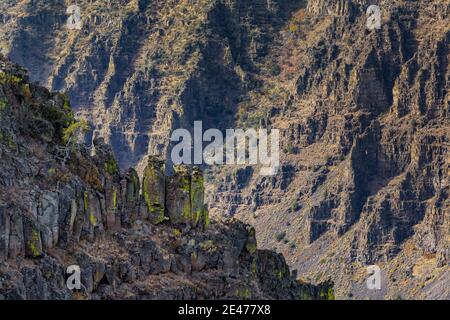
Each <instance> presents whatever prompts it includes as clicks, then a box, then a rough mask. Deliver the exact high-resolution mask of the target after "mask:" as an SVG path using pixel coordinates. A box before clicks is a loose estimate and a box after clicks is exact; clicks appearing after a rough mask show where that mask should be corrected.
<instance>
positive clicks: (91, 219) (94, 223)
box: [89, 212, 97, 227]
mask: <svg viewBox="0 0 450 320" xmlns="http://www.w3.org/2000/svg"><path fill="white" fill-rule="evenodd" d="M89 222H90V223H91V225H92V226H94V227H95V226H97V218H96V217H95V215H94V214H93V213H92V212H89Z"/></svg>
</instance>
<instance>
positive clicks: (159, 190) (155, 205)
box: [142, 156, 166, 224]
mask: <svg viewBox="0 0 450 320" xmlns="http://www.w3.org/2000/svg"><path fill="white" fill-rule="evenodd" d="M165 184H166V178H165V174H164V161H162V160H161V159H160V158H158V157H155V156H150V157H149V159H148V163H147V167H146V168H145V170H144V178H143V180H142V195H143V197H144V201H145V204H146V206H147V211H148V214H149V220H150V221H151V222H152V223H153V224H160V223H162V222H163V221H164V220H165V217H164V211H165V194H166V193H165V187H166V186H165Z"/></svg>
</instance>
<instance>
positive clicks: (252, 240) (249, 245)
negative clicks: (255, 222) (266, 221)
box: [245, 227, 258, 254]
mask: <svg viewBox="0 0 450 320" xmlns="http://www.w3.org/2000/svg"><path fill="white" fill-rule="evenodd" d="M257 248H258V245H257V242H256V231H255V228H253V227H250V228H249V230H248V235H247V242H246V244H245V249H247V251H248V252H249V253H250V254H254V253H255V252H256V250H257Z"/></svg>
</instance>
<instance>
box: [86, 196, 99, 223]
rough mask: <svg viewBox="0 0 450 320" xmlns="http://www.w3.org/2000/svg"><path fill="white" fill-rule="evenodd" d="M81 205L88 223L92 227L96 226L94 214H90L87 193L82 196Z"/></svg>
mask: <svg viewBox="0 0 450 320" xmlns="http://www.w3.org/2000/svg"><path fill="white" fill-rule="evenodd" d="M83 205H84V212H85V214H87V217H88V220H89V223H90V224H91V225H92V226H93V227H96V226H97V218H96V217H95V214H94V213H93V212H92V210H91V207H90V205H89V193H88V192H87V191H85V192H84V194H83Z"/></svg>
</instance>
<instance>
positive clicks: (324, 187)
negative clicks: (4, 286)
mask: <svg viewBox="0 0 450 320" xmlns="http://www.w3.org/2000/svg"><path fill="white" fill-rule="evenodd" d="M109 3H110V4H109V5H108V6H105V5H104V1H100V0H99V1H87V0H79V1H77V4H78V5H79V6H80V8H81V9H82V17H83V23H84V27H83V29H82V30H68V29H67V28H66V27H65V24H66V19H67V16H66V15H65V9H66V8H65V7H64V5H63V3H62V2H58V1H51V2H46V1H31V2H23V1H22V2H15V1H3V2H1V3H0V12H1V13H0V24H1V25H0V26H1V28H0V50H1V51H2V52H4V53H5V54H7V55H8V56H9V57H10V58H11V59H12V60H13V61H15V62H18V63H19V64H21V65H23V66H25V67H26V68H27V69H29V70H30V72H31V77H32V80H36V81H39V82H40V83H41V84H43V85H46V86H47V87H49V88H51V89H52V90H64V91H67V92H68V93H69V95H70V97H71V101H72V102H73V104H74V107H75V109H76V110H77V111H78V114H79V116H80V117H81V118H86V119H88V120H89V121H91V122H92V123H93V128H91V129H89V130H88V132H87V134H86V137H87V141H88V142H89V145H91V144H92V141H93V140H94V138H95V137H98V136H101V137H103V138H104V140H105V141H106V143H108V144H110V145H111V146H112V150H113V152H114V154H115V156H116V159H118V162H117V163H118V166H120V167H121V168H122V169H125V168H127V167H130V166H132V167H134V166H135V165H136V164H137V167H136V168H135V169H136V171H137V172H138V173H139V175H141V176H142V175H144V171H145V167H146V166H147V164H148V160H147V155H154V154H159V155H163V159H164V163H165V164H166V165H167V167H171V166H170V159H168V157H167V155H168V151H169V150H170V147H171V146H170V140H169V136H170V133H171V131H172V130H173V129H176V128H180V127H183V128H186V129H190V128H191V126H192V123H193V121H194V120H202V121H203V124H204V128H205V129H207V128H209V127H214V128H219V129H223V128H226V127H234V128H237V127H245V128H248V127H258V126H263V127H268V128H279V129H280V130H281V133H282V141H281V149H282V150H283V155H282V157H281V168H280V173H279V174H278V175H276V176H274V177H261V176H258V175H257V173H258V171H259V170H255V169H254V168H252V167H248V166H243V167H239V168H233V169H229V168H226V169H224V170H221V169H222V168H219V169H218V170H214V171H213V173H212V175H213V179H210V180H208V181H205V188H206V190H207V192H206V194H207V195H208V197H207V199H206V202H208V203H209V206H210V208H209V209H210V210H209V212H210V214H211V215H212V216H224V215H225V216H234V217H237V218H238V219H240V220H242V221H245V222H246V223H249V224H251V225H252V226H253V227H254V228H255V229H256V235H257V238H258V243H259V245H260V247H263V248H266V249H274V250H276V251H278V252H282V253H283V254H284V255H285V256H286V257H287V260H288V263H289V265H290V266H291V267H293V268H295V269H298V271H299V272H298V275H299V277H300V278H301V279H303V280H305V281H308V282H310V281H311V282H316V283H319V282H322V281H324V280H327V279H329V278H332V279H333V280H334V281H335V283H336V289H337V296H338V297H339V298H353V297H354V298H367V297H369V298H396V297H398V296H401V297H405V298H448V297H449V295H450V293H449V291H448V290H449V289H448V288H449V285H448V283H449V281H450V274H449V272H448V265H449V259H450V258H449V257H450V254H449V250H450V249H449V248H450V243H449V236H448V235H449V223H450V222H449V221H450V216H449V213H450V203H449V192H450V191H449V176H448V167H449V156H448V146H449V139H450V138H449V136H450V133H449V132H450V124H449V103H448V101H449V93H448V87H449V77H450V76H449V68H448V65H449V59H450V57H449V42H450V41H449V40H450V39H449V37H450V34H449V32H450V26H449V23H448V16H449V13H450V8H449V3H448V1H445V0H421V1H407V0H374V1H367V0H309V1H303V0H289V1H288V0H198V1H197V0H195V1H181V0H168V1H125V0H123V1H122V0H115V1H109ZM369 5H378V6H380V9H381V18H382V20H381V29H379V30H378V29H375V30H368V29H367V27H366V25H367V24H366V22H367V19H368V17H367V14H366V12H367V8H368V6H369ZM8 81H12V82H14V81H17V79H9V80H8ZM22 90H24V96H25V97H26V96H29V92H28V89H27V88H26V87H25V88H23V89H22ZM24 99H25V98H24ZM54 99H56V100H57V101H59V102H58V103H64V102H62V101H63V100H64V99H65V98H64V97H59V98H58V97H55V98H54ZM65 100H67V99H65ZM1 109H2V104H1V102H0V110H1ZM36 121H37V122H36V124H35V125H33V127H36V128H43V132H41V133H40V135H41V137H42V139H43V140H44V141H48V140H49V139H51V137H52V135H53V132H58V130H59V131H60V129H59V128H58V127H55V128H53V129H52V130H50V131H49V130H46V129H45V128H46V123H45V122H42V121H41V120H36ZM58 121H60V122H61V120H58ZM62 122H64V120H62ZM19 123H21V122H19ZM24 123H26V122H24ZM0 137H1V140H2V141H4V143H5V145H9V146H10V147H12V148H14V147H16V143H17V142H16V136H15V135H14V132H13V131H11V130H9V131H5V132H4V133H2V135H0ZM78 153H80V154H81V151H79V152H78ZM85 153H86V152H85ZM61 157H62V158H64V157H65V155H64V153H63V154H62V155H61ZM83 157H85V156H80V157H79V161H78V162H77V166H78V170H79V172H81V175H80V177H81V179H82V180H85V181H87V182H88V183H89V184H90V185H95V186H96V187H97V188H100V189H102V188H104V189H105V190H103V191H102V195H101V197H100V196H98V195H97V194H96V193H92V192H91V191H89V190H87V197H86V203H87V205H88V207H89V208H90V209H89V210H90V211H92V213H93V215H92V216H93V218H95V221H103V220H105V221H107V223H105V224H104V225H103V224H102V227H105V226H106V227H107V228H111V227H114V226H115V225H116V224H117V221H118V218H117V217H120V221H121V223H122V224H128V225H130V226H131V225H132V224H133V221H136V219H137V217H141V216H145V215H147V218H149V217H151V218H150V220H152V221H153V222H161V221H163V220H164V221H165V220H166V218H169V219H170V218H172V219H173V220H176V221H178V222H181V223H182V224H183V225H184V226H185V227H186V228H183V230H190V229H191V228H192V227H194V229H195V226H196V225H197V223H200V224H201V225H204V224H205V223H206V222H205V220H207V219H206V216H205V214H204V213H200V212H201V211H202V210H203V209H202V208H201V206H200V207H198V206H197V203H201V202H202V200H201V196H200V195H201V192H197V191H196V190H198V188H197V187H198V185H197V184H196V183H194V182H195V180H196V178H194V176H195V174H193V175H191V176H190V175H188V174H184V173H180V172H178V173H176V174H175V175H174V176H171V177H165V175H164V174H163V172H162V171H163V170H162V167H161V166H159V167H156V169H150V172H153V173H156V172H159V173H158V175H157V176H158V177H159V178H156V177H157V176H155V178H154V180H152V179H153V178H152V179H149V178H147V180H145V182H146V183H144V185H143V187H144V189H146V188H149V186H150V185H151V184H156V185H159V186H161V185H162V184H167V186H166V187H165V189H164V188H162V187H161V188H159V189H156V190H155V189H151V188H150V189H146V190H147V191H148V193H147V194H148V195H149V197H148V198H149V199H148V200H149V201H147V202H146V201H144V202H142V199H141V198H140V197H139V196H138V194H139V191H138V189H139V187H136V184H135V177H136V175H135V173H133V172H129V173H128V174H127V175H124V176H122V175H117V174H114V172H113V173H112V174H111V173H108V174H107V175H106V176H107V177H105V174H106V173H104V172H105V168H104V166H103V165H102V166H100V167H91V166H85V165H84V164H83V161H82V160H83ZM28 165H30V166H31V167H32V168H36V165H35V164H26V166H25V163H23V161H22V162H20V161H19V162H18V164H16V166H17V168H18V169H17V170H19V169H20V168H23V167H24V166H25V167H27V168H28ZM107 167H108V168H109V169H111V168H114V167H115V165H114V164H112V163H109V164H108V165H107ZM48 169H51V168H48ZM109 169H108V170H109ZM80 170H82V171H80ZM155 170H156V171H155ZM112 171H114V170H112ZM13 172H15V171H13ZM32 172H34V171H32ZM57 172H58V171H57ZM150 172H149V173H150ZM58 174H59V172H58ZM0 176H1V177H2V179H3V181H5V185H7V186H11V185H13V183H12V181H14V179H15V178H16V176H15V174H13V173H11V172H1V173H0ZM148 176H149V175H148V174H147V177H148ZM119 179H122V180H121V181H119ZM163 179H165V182H164V183H163V182H162V180H163ZM188 179H191V183H190V185H189V182H188V181H185V180H188ZM104 180H108V181H109V182H108V185H107V186H106V185H104ZM147 182H148V183H150V185H148V186H146V185H147ZM71 183H73V182H71ZM138 185H139V184H138ZM118 186H120V188H121V189H120V190H125V189H124V188H126V190H127V191H126V194H123V193H121V194H120V196H119V198H120V199H125V200H122V203H121V204H120V205H121V206H122V207H123V208H125V207H127V208H128V207H130V208H131V209H130V210H128V209H127V210H122V211H120V209H119V211H118V212H117V211H115V210H113V209H114V190H116V189H115V188H118ZM123 186H125V187H123ZM128 188H130V189H128ZM66 189H67V193H66V194H73V196H72V197H73V198H76V199H77V200H76V201H75V202H76V203H77V208H82V207H83V205H84V203H83V202H84V199H83V192H84V191H85V190H83V189H82V190H78V189H77V188H76V187H75V186H74V185H71V187H70V188H69V187H66ZM188 189H190V194H188V193H189V192H188ZM200 189H201V188H200ZM146 190H143V191H144V194H145V193H146ZM167 190H170V192H169V193H167ZM80 192H81V194H80ZM162 193H165V198H166V199H169V201H166V203H165V204H164V208H162V206H163V205H162V202H161V201H162V200H161V199H162V198H164V196H162ZM175 194H176V196H175ZM34 196H37V195H25V196H24V199H25V201H26V202H27V203H29V204H34V205H35V206H36V208H33V207H32V206H31V205H27V208H32V209H31V214H35V213H36V212H37V211H38V210H37V207H40V206H45V207H48V208H49V209H48V210H49V212H50V210H55V209H51V208H53V207H54V206H55V205H56V206H59V209H58V210H66V208H65V207H64V206H63V209H61V204H60V203H58V204H56V203H57V201H55V200H54V194H48V195H45V198H43V199H39V200H37V199H33V200H31V199H30V197H34ZM39 196H40V195H39ZM171 197H172V198H171ZM52 199H53V200H52ZM80 199H81V200H82V201H81V200H80ZM98 199H100V200H98ZM127 199H130V201H128V200H127ZM144 200H145V199H144ZM80 201H81V203H79V202H80ZM123 201H125V202H123ZM41 202H42V204H41ZM38 203H39V205H37V204H38ZM67 203H70V201H69V202H67ZM66 206H67V204H66ZM102 206H104V207H105V208H106V207H108V209H105V210H107V211H105V212H108V213H107V214H106V216H105V217H103V216H102ZM72 207H73V206H71V208H72ZM1 208H2V206H1V205H0V213H1V212H2V209H1ZM188 208H189V209H188ZM179 210H181V211H179ZM183 210H184V214H183V213H182V212H183ZM150 211H151V212H150ZM3 212H4V211H3ZM33 212H34V213H33ZM180 213H182V214H180ZM9 214H10V213H9ZM3 215H4V213H3ZM103 215H105V213H103ZM74 216H76V215H74ZM199 217H200V218H199ZM22 219H23V217H21V216H16V215H14V214H13V218H12V219H11V221H9V222H2V223H3V224H2V225H0V228H2V229H1V230H8V232H9V234H10V237H9V238H10V239H11V241H10V244H9V246H10V251H12V252H14V254H15V255H19V254H23V253H22V252H24V251H25V248H26V247H25V246H26V244H25V242H24V241H25V240H24V239H23V237H21V236H18V235H22V234H24V232H25V233H27V238H28V239H34V237H33V229H32V228H31V229H30V226H27V229H26V231H25V230H23V227H24V222H23V221H22ZM42 219H43V221H46V223H49V226H50V225H51V223H50V221H52V219H54V216H52V214H50V213H47V214H46V216H45V218H42ZM102 219H103V220H102ZM92 220H93V221H94V219H92ZM197 220H198V221H197ZM1 221H4V220H0V222H1ZM70 221H71V220H70V218H68V220H67V222H66V223H68V226H67V228H66V229H64V230H62V231H61V230H60V231H59V238H60V239H61V237H63V238H64V237H66V238H67V237H69V236H68V233H69V230H70V228H71V227H70V225H71V222H70ZM108 221H109V222H108ZM202 221H203V222H202ZM74 225H77V224H76V223H75V222H74ZM77 228H78V229H80V228H79V227H77ZM98 228H100V226H98ZM54 229H55V228H52V227H49V231H48V232H47V233H46V234H45V236H42V238H45V240H42V239H41V243H42V242H45V243H46V244H45V246H50V245H52V241H51V239H52V237H54V236H55V232H56V231H54ZM78 229H77V230H78ZM91 229H92V230H91ZM52 230H53V231H52ZM94 230H95V228H91V227H89V225H88V226H87V227H85V228H81V229H80V230H78V231H76V232H78V233H80V234H83V235H84V236H85V237H90V238H92V237H93V236H94V235H95V232H94ZM77 237H78V236H77ZM0 239H3V240H2V243H5V241H4V239H5V238H4V237H3V238H0ZM69 240H70V239H69ZM60 241H61V240H60ZM64 241H65V240H64ZM31 243H34V240H33V241H31ZM37 243H39V241H38V242H37ZM1 246H2V244H1V243H0V247H1ZM3 246H4V244H3ZM45 246H44V247H45ZM251 247H252V246H251ZM35 249H36V250H33V249H32V248H31V247H28V249H26V251H27V252H28V253H27V254H28V255H30V254H31V255H32V254H33V253H32V252H33V251H35V253H37V254H40V252H41V251H42V250H43V249H41V248H40V247H39V246H36V247H35ZM368 264H379V265H381V266H382V267H383V268H382V269H383V272H384V275H385V279H384V280H385V282H384V283H386V284H387V285H386V286H385V287H384V288H385V290H384V291H383V290H382V291H380V292H369V291H367V290H366V289H365V284H364V277H363V276H361V275H362V274H365V273H366V266H367V265H368Z"/></svg>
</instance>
